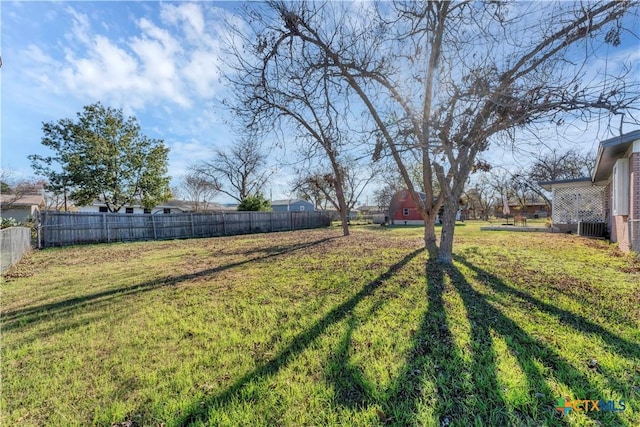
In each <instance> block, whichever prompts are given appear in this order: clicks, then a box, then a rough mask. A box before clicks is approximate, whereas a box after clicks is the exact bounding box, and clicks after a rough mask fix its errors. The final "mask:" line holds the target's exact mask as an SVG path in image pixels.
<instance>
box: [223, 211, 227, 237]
mask: <svg viewBox="0 0 640 427" xmlns="http://www.w3.org/2000/svg"><path fill="white" fill-rule="evenodd" d="M222 235H223V236H226V235H227V225H226V224H225V223H224V212H222Z"/></svg>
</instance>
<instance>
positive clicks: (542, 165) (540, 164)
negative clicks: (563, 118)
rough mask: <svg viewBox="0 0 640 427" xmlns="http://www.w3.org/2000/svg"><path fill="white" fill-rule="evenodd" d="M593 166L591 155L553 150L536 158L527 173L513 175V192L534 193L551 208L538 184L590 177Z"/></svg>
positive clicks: (546, 195)
mask: <svg viewBox="0 0 640 427" xmlns="http://www.w3.org/2000/svg"><path fill="white" fill-rule="evenodd" d="M594 166H595V156H594V155H593V154H582V153H580V152H578V151H576V150H575V149H574V148H569V149H558V148H554V149H552V150H549V151H545V152H542V153H540V154H539V155H538V156H536V157H535V159H534V161H533V164H532V165H531V167H530V169H529V171H528V172H527V173H514V174H513V181H514V190H516V192H517V191H518V189H519V190H520V193H523V192H530V193H534V194H536V195H537V196H539V197H541V198H542V199H544V201H545V203H546V204H547V206H548V207H549V208H551V199H550V198H549V194H548V193H547V192H546V191H545V190H544V189H543V188H542V187H540V186H539V185H538V182H543V181H558V180H563V179H577V178H586V177H590V176H591V172H592V170H593V167H594Z"/></svg>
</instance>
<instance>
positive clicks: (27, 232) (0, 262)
mask: <svg viewBox="0 0 640 427" xmlns="http://www.w3.org/2000/svg"><path fill="white" fill-rule="evenodd" d="M0 240H1V241H0V272H2V273H4V272H5V271H6V270H7V269H8V268H9V267H11V266H12V265H13V264H15V263H16V262H18V261H20V260H21V259H22V257H23V256H24V254H26V253H27V252H29V251H30V250H31V229H30V228H27V227H9V228H4V229H2V230H0Z"/></svg>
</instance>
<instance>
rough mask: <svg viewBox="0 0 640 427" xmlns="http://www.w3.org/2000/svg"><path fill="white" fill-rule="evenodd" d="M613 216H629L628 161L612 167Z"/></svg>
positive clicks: (620, 160)
mask: <svg viewBox="0 0 640 427" xmlns="http://www.w3.org/2000/svg"><path fill="white" fill-rule="evenodd" d="M612 208H613V214H614V215H629V159H619V160H618V161H616V163H615V164H614V165H613V203H612Z"/></svg>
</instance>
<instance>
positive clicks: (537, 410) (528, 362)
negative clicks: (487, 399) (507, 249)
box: [443, 257, 626, 425]
mask: <svg viewBox="0 0 640 427" xmlns="http://www.w3.org/2000/svg"><path fill="white" fill-rule="evenodd" d="M456 260H457V261H458V262H461V263H462V264H464V265H465V266H467V267H469V268H471V270H472V271H474V272H476V273H477V274H482V276H483V277H484V278H485V279H487V278H488V279H490V283H489V286H491V287H493V288H494V289H495V290H496V291H497V292H501V293H504V292H508V293H513V292H514V291H515V292H519V291H516V290H514V289H513V288H511V287H510V286H508V285H507V284H506V283H504V282H503V281H502V280H501V279H500V278H498V277H496V276H493V275H490V274H489V273H487V272H485V271H484V270H481V269H480V268H479V267H476V266H474V265H473V264H471V263H469V262H467V261H466V260H465V259H464V258H461V257H456ZM443 268H445V267H443ZM445 271H446V274H447V275H448V276H449V277H450V278H451V283H452V284H453V285H454V286H455V288H456V289H457V290H458V293H459V295H460V297H461V298H462V300H463V302H464V305H465V307H466V310H467V313H468V314H469V320H470V322H471V325H472V328H473V330H474V335H478V336H479V337H482V339H483V340H486V341H487V342H488V343H490V342H491V339H492V338H491V331H493V333H495V334H496V335H498V336H501V337H502V338H504V340H505V342H506V343H507V345H508V347H509V351H510V354H511V355H512V356H513V357H515V359H516V361H517V363H518V365H519V367H520V368H521V369H522V371H523V373H524V375H525V376H526V383H527V387H528V389H529V393H530V394H531V395H535V394H536V393H538V396H540V398H544V399H545V400H544V402H546V403H547V404H546V405H545V404H544V403H543V404H542V405H541V407H538V405H533V408H530V409H529V410H526V408H525V410H524V411H519V410H515V411H514V413H513V414H512V417H515V419H516V420H518V421H519V422H521V423H522V424H531V423H534V422H535V423H539V422H544V418H545V412H547V413H548V412H552V413H553V418H551V417H550V416H548V415H547V416H546V418H547V420H548V419H549V418H550V419H554V420H556V421H557V423H558V424H562V421H561V420H560V415H559V412H556V411H555V409H554V408H555V406H554V405H553V403H554V402H556V401H557V399H558V398H560V397H564V396H558V395H555V394H554V392H553V391H552V390H551V388H550V386H549V384H548V380H549V379H550V378H548V377H549V374H547V373H543V372H542V371H541V369H539V368H538V364H542V365H543V366H544V367H546V368H549V371H550V372H549V373H550V374H551V375H553V377H555V379H556V380H557V381H559V382H561V383H562V384H564V385H565V386H566V387H568V388H569V389H571V390H573V391H574V394H575V395H576V398H578V399H591V400H600V399H603V400H608V399H610V397H611V396H604V395H603V393H602V391H601V390H599V389H598V387H597V386H596V385H595V384H594V383H593V382H592V381H591V380H590V379H589V378H588V377H587V376H586V375H585V374H584V373H582V372H580V371H579V370H578V369H577V368H575V367H574V366H573V365H572V364H571V363H570V362H568V361H567V360H566V359H565V358H563V357H562V356H561V355H560V354H558V353H557V351H556V350H555V349H554V348H552V347H551V346H549V345H548V344H546V343H544V342H542V341H541V340H539V339H537V338H534V337H532V336H530V335H529V334H528V333H527V332H526V331H525V330H524V329H522V327H521V326H520V325H519V324H518V323H517V322H516V321H514V320H513V319H511V318H509V317H507V316H506V315H505V314H504V313H503V312H502V311H500V310H499V309H497V308H496V307H494V306H493V305H492V304H490V303H489V302H488V301H487V299H486V297H485V296H484V295H482V294H481V293H480V292H478V291H477V290H475V289H474V288H473V286H471V284H470V283H469V282H468V281H467V279H466V278H465V276H464V275H463V274H462V273H461V272H460V270H458V269H457V268H456V267H455V266H450V267H446V268H445ZM524 295H526V294H521V296H524ZM529 298H532V297H530V296H529ZM544 306H545V308H546V309H548V310H552V311H553V312H558V311H563V310H560V309H557V308H555V307H553V306H550V305H548V304H544ZM564 315H565V316H574V315H570V313H566V312H565V313H564ZM572 323H575V324H582V320H578V319H577V318H575V317H574V318H573V322H572ZM594 328H595V329H597V328H596V325H592V326H591V328H590V329H594ZM489 345H490V344H489ZM474 359H476V361H477V358H476V357H474ZM473 369H474V370H477V367H474V368H473ZM584 393H586V395H583V394H584ZM491 394H492V393H491V391H490V390H488V394H487V396H489V395H491ZM532 399H533V396H532ZM500 409H506V408H499V407H496V406H495V405H493V407H491V408H489V413H490V414H492V413H493V411H495V410H500ZM589 417H590V418H596V419H599V420H601V421H604V422H607V425H626V423H625V422H623V420H622V419H621V418H620V417H619V416H618V414H617V413H612V412H595V413H590V414H589ZM541 418H542V419H541ZM513 422H514V419H513V418H512V419H511V421H510V423H513Z"/></svg>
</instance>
